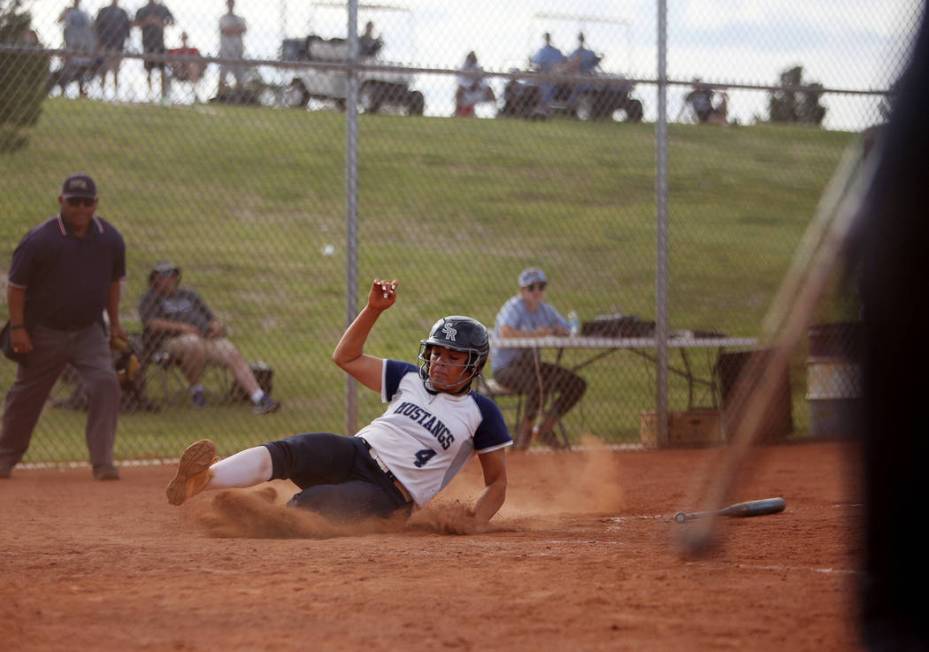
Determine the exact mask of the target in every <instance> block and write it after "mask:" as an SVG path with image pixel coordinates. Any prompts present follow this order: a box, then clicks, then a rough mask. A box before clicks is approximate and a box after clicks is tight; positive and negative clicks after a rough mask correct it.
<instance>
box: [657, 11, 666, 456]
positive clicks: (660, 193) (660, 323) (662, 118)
mask: <svg viewBox="0 0 929 652" xmlns="http://www.w3.org/2000/svg"><path fill="white" fill-rule="evenodd" d="M667 103H668V5H667V0H658V121H657V143H656V145H657V152H656V158H657V170H656V173H655V193H656V204H657V233H656V236H657V237H656V241H657V258H656V262H657V269H656V274H655V311H656V319H655V326H656V329H655V339H656V346H657V354H658V355H657V369H656V374H655V377H656V383H657V387H656V406H655V411H656V416H657V419H658V433H657V435H658V437H657V439H658V446H659V447H661V446H666V445H667V443H668V115H667V113H668V106H667Z"/></svg>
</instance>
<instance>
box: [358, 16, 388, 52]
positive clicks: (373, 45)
mask: <svg viewBox="0 0 929 652" xmlns="http://www.w3.org/2000/svg"><path fill="white" fill-rule="evenodd" d="M382 47H384V41H383V40H381V37H380V36H375V35H374V23H372V22H371V21H370V20H369V21H368V22H366V23H365V30H364V32H362V33H361V36H359V37H358V55H359V56H362V57H376V56H377V53H378V52H380V50H381V48H382Z"/></svg>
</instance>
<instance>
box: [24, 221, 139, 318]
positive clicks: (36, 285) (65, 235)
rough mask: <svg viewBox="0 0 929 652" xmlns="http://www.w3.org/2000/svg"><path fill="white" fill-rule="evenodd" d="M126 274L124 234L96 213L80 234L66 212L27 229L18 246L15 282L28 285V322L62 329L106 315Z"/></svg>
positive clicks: (25, 286) (26, 287)
mask: <svg viewBox="0 0 929 652" xmlns="http://www.w3.org/2000/svg"><path fill="white" fill-rule="evenodd" d="M125 275H126V245H125V243H124V242H123V236H122V235H120V233H119V231H117V230H116V228H115V227H113V225H111V224H110V223H109V222H107V221H106V220H103V219H101V218H99V217H96V216H94V218H93V220H92V221H91V223H90V225H89V226H88V227H87V233H86V234H85V235H84V237H83V238H78V237H77V236H75V235H74V234H73V232H72V231H71V229H70V228H69V227H68V226H67V224H65V222H64V220H62V219H61V217H60V216H58V217H53V218H51V219H49V220H48V221H47V222H45V223H44V224H40V225H39V226H37V227H36V228H34V229H32V231H30V232H29V233H27V234H26V237H24V238H23V239H22V241H21V242H20V243H19V246H17V247H16V250H15V251H14V252H13V264H12V266H11V267H10V276H9V283H10V285H12V286H14V287H18V288H25V289H26V327H27V328H33V327H35V326H37V325H39V326H45V327H46V328H53V329H55V330H62V331H76V330H81V329H84V328H87V327H88V326H90V325H91V324H93V323H94V322H97V321H100V320H101V319H102V315H103V311H104V310H105V309H106V305H107V302H108V301H109V292H110V286H111V285H112V284H113V282H114V281H118V280H120V279H122V278H123V277H124V276H125Z"/></svg>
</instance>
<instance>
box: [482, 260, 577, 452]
mask: <svg viewBox="0 0 929 652" xmlns="http://www.w3.org/2000/svg"><path fill="white" fill-rule="evenodd" d="M547 285H548V279H547V277H546V276H545V272H543V271H542V270H541V269H539V268H538V267H530V268H528V269H524V270H523V271H522V272H521V273H520V275H519V294H517V295H516V296H514V297H511V298H510V299H509V300H508V301H507V302H506V303H505V304H504V305H503V307H502V308H501V309H500V312H498V313H497V320H496V325H495V329H494V338H495V339H505V338H508V337H519V338H525V337H549V336H552V335H568V334H569V330H568V322H567V320H565V318H564V317H562V316H561V314H560V313H559V312H558V311H557V310H555V308H554V307H552V306H551V305H550V304H548V303H546V302H545V301H544V300H543V296H544V293H545V288H546V287H547ZM490 359H491V366H492V368H493V375H494V378H495V379H496V381H497V382H498V383H500V384H501V385H503V386H504V387H507V388H508V389H510V390H512V391H514V392H517V393H519V394H526V395H527V396H528V398H527V403H526V413H525V416H524V418H523V421H522V423H520V424H519V427H518V431H517V433H516V447H517V448H522V449H526V448H528V447H529V445H530V444H531V443H532V438H533V436H535V435H538V436H539V439H540V440H541V441H543V442H544V443H547V444H548V445H550V446H556V443H555V442H556V439H555V437H554V435H553V434H552V431H553V430H554V429H555V426H556V425H557V424H558V420H559V419H560V418H561V417H562V416H564V415H565V414H567V413H568V411H569V410H570V409H571V408H572V407H574V405H575V404H576V403H577V402H578V401H579V400H581V397H582V396H583V395H584V392H585V391H586V389H587V382H586V381H585V380H584V379H583V378H581V377H580V376H578V375H577V374H575V373H574V372H573V371H570V370H568V369H565V368H564V367H559V366H558V365H555V364H551V363H548V362H542V361H541V360H539V350H538V349H510V348H499V347H494V349H493V353H492V355H491V358H490ZM545 394H550V395H553V396H555V399H554V401H553V402H552V407H551V409H550V410H549V411H548V413H547V414H546V415H545V418H544V419H543V421H542V423H541V425H539V426H537V427H536V426H535V422H536V417H537V416H538V414H539V412H540V410H541V408H542V403H543V397H544V396H545Z"/></svg>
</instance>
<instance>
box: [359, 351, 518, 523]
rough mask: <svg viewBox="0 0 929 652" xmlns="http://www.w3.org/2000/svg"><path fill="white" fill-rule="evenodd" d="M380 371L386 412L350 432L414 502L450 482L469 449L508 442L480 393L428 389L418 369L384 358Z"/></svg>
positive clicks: (476, 450) (495, 409)
mask: <svg viewBox="0 0 929 652" xmlns="http://www.w3.org/2000/svg"><path fill="white" fill-rule="evenodd" d="M381 374H382V375H381V400H382V401H383V402H385V403H389V405H388V407H387V410H386V411H385V412H384V414H382V415H381V416H379V417H378V418H377V419H375V420H374V421H372V422H371V423H370V424H369V425H367V426H366V427H364V428H362V429H361V430H360V431H359V432H358V433H357V434H356V435H355V436H356V437H364V438H365V440H366V441H367V442H368V444H370V445H371V448H372V449H374V452H375V453H377V455H378V457H380V458H381V460H382V461H383V462H384V463H385V464H386V465H387V468H389V469H390V471H391V472H392V473H393V474H394V475H395V476H397V479H398V480H399V481H400V482H402V483H403V486H404V487H406V488H407V490H408V491H409V492H410V495H412V496H413V500H414V501H415V502H416V504H417V505H424V504H426V503H427V502H429V501H430V500H431V499H432V497H433V496H435V495H436V494H437V493H439V491H441V490H442V489H443V488H444V487H445V486H446V485H447V484H448V483H449V482H451V480H452V478H454V477H455V475H456V474H457V473H458V471H460V470H461V467H462V466H464V463H465V462H466V461H468V459H469V458H470V457H471V455H472V454H473V453H477V454H478V455H481V454H483V453H490V452H491V451H495V450H499V449H501V448H505V447H507V446H511V445H512V444H513V440H512V439H511V438H510V433H509V431H508V430H507V428H506V423H505V422H504V421H503V415H502V414H500V409H499V408H498V407H497V405H496V404H495V403H494V402H493V401H492V400H490V399H489V398H487V397H486V396H482V395H480V394H477V393H475V392H469V393H467V394H459V395H453V394H446V393H442V392H439V393H433V392H430V391H428V390H427V389H426V387H425V385H424V384H423V380H422V378H421V377H420V375H419V369H418V368H417V367H415V366H413V365H411V364H409V363H407V362H401V361H398V360H385V361H384V367H383V369H382V371H381Z"/></svg>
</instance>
